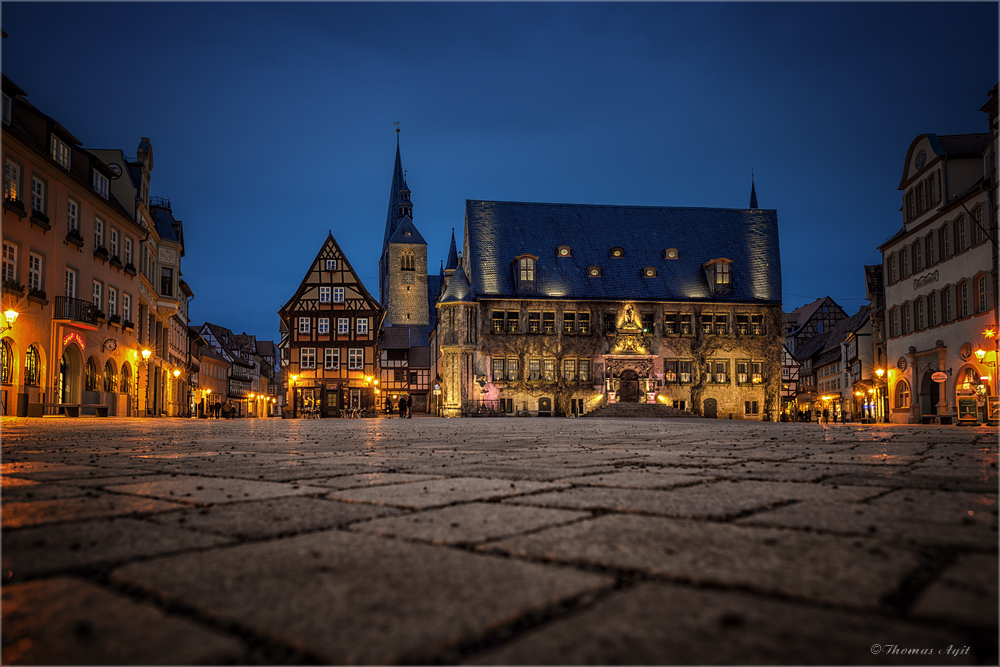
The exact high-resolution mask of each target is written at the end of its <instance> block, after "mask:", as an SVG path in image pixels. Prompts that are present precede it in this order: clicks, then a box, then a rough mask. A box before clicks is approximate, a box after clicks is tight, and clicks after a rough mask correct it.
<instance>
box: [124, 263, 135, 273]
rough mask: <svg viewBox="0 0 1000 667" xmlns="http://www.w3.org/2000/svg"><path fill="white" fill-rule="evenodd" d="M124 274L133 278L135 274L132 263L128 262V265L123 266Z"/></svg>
mask: <svg viewBox="0 0 1000 667" xmlns="http://www.w3.org/2000/svg"><path fill="white" fill-rule="evenodd" d="M125 273H127V274H129V275H130V276H134V275H135V274H136V270H135V265H134V264H132V262H129V263H128V264H126V265H125Z"/></svg>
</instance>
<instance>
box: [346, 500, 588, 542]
mask: <svg viewBox="0 0 1000 667" xmlns="http://www.w3.org/2000/svg"><path fill="white" fill-rule="evenodd" d="M589 516H591V514H590V512H572V511H568V510H553V509H542V508H537V507H525V506H520V505H500V504H497V503H467V504H464V505H458V506H455V507H444V508H441V509H436V510H426V511H423V512H417V513H414V514H408V515H406V516H400V517H392V518H384V519H372V520H370V521H364V522H361V523H356V524H354V525H353V526H351V528H350V529H351V530H353V531H356V532H359V533H367V534H369V535H384V536H390V537H402V538H406V539H416V540H423V541H426V542H433V543H435V544H474V543H477V542H483V541H485V540H489V539H495V538H500V537H508V536H510V535H517V534H520V533H525V532H528V531H532V530H537V529H538V528H544V527H548V526H554V525H559V524H563V523H568V522H570V521H576V520H579V519H582V518H586V517H589Z"/></svg>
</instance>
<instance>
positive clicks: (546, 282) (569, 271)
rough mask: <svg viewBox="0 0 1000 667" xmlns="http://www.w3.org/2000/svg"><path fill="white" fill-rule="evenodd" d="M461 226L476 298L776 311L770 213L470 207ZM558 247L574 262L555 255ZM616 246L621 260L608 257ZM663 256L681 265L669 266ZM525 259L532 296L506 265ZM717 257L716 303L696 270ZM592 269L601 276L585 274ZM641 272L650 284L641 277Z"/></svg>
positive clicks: (773, 215) (776, 262) (774, 224)
mask: <svg viewBox="0 0 1000 667" xmlns="http://www.w3.org/2000/svg"><path fill="white" fill-rule="evenodd" d="M465 221H466V234H467V242H468V248H469V250H468V252H469V257H467V258H464V259H463V260H462V265H463V266H464V267H465V268H466V269H467V270H468V273H469V280H470V282H471V285H472V289H473V292H474V293H475V294H476V295H477V296H478V297H484V296H486V297H504V298H517V297H524V296H530V298H539V297H543V298H544V297H549V298H558V297H565V298H575V299H595V300H604V299H607V300H621V299H640V300H641V299H650V300H667V299H678V300H699V299H704V300H713V301H731V302H741V301H743V302H758V303H759V302H766V303H775V304H777V303H781V262H780V259H779V248H778V216H777V212H776V211H774V210H768V209H756V210H743V209H718V208H674V207H655V206H603V205H591V204H546V203H533V202H499V201H478V200H467V201H466V204H465ZM561 245H568V246H570V247H571V248H572V254H571V256H570V257H558V256H557V254H556V253H557V248H558V247H559V246H561ZM613 247H621V248H623V249H624V251H625V252H624V255H625V256H624V257H622V258H612V257H611V256H610V249H611V248H613ZM667 248H676V249H677V250H678V255H679V256H678V258H677V259H665V257H664V251H665V250H666V249H667ZM522 254H532V255H536V256H537V257H538V261H537V265H536V274H535V276H536V285H537V294H531V295H524V294H523V293H521V294H519V293H518V291H517V286H516V285H515V281H514V272H513V269H512V264H511V263H512V262H513V260H514V259H515V258H516V257H518V256H520V255H522ZM723 257H725V258H728V259H731V260H732V261H733V264H732V283H731V284H732V291H731V293H730V294H726V295H713V293H712V289H711V287H710V286H709V284H708V282H707V280H706V277H705V271H704V269H703V268H702V266H703V265H704V264H705V262H709V261H712V260H716V259H719V258H723ZM594 265H596V266H600V267H601V269H602V273H603V277H601V278H591V277H588V276H587V274H586V269H587V267H588V266H594ZM646 266H652V267H655V268H656V269H657V275H656V277H654V278H647V277H644V276H643V275H642V268H643V267H646ZM455 275H456V276H457V275H458V272H457V271H456V274H455ZM452 282H454V279H453V281H452ZM448 291H449V292H450V291H451V285H449V288H448ZM442 300H443V298H442Z"/></svg>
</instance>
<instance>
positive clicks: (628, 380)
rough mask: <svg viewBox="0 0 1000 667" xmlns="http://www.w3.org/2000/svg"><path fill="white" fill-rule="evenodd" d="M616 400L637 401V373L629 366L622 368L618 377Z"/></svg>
mask: <svg viewBox="0 0 1000 667" xmlns="http://www.w3.org/2000/svg"><path fill="white" fill-rule="evenodd" d="M618 400H620V401H621V402H622V403H638V402H639V374H638V373H636V372H635V371H634V370H632V369H631V368H627V369H625V370H623V371H622V374H621V376H620V377H619V379H618Z"/></svg>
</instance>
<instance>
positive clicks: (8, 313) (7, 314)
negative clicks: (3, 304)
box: [3, 310, 18, 331]
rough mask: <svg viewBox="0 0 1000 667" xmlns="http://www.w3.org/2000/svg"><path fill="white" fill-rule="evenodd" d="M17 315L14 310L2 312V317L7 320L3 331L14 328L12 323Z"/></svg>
mask: <svg viewBox="0 0 1000 667" xmlns="http://www.w3.org/2000/svg"><path fill="white" fill-rule="evenodd" d="M17 314H18V313H17V311H16V310H8V311H5V312H4V314H3V316H4V317H5V318H6V319H7V324H5V325H4V327H3V330H4V331H7V330H8V329H12V328H14V322H15V321H16V320H17Z"/></svg>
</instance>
